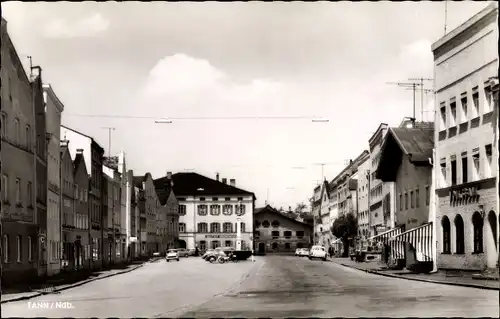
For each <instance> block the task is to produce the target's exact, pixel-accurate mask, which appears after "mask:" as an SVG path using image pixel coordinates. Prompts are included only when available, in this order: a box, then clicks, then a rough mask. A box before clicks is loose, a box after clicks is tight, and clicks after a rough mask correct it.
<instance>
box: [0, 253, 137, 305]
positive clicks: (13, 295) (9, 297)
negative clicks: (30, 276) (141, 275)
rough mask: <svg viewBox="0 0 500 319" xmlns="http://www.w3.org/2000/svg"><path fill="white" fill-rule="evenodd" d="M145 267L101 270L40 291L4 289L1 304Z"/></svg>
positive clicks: (130, 266)
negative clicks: (71, 281) (84, 277)
mask: <svg viewBox="0 0 500 319" xmlns="http://www.w3.org/2000/svg"><path fill="white" fill-rule="evenodd" d="M143 265H144V263H132V264H129V265H127V266H126V267H125V268H122V269H111V270H101V271H97V272H93V273H92V274H91V275H90V276H89V277H88V278H87V279H84V280H80V281H77V282H73V283H70V284H59V285H42V286H39V289H33V290H32V291H25V292H16V291H15V290H10V291H9V290H7V291H5V289H2V296H1V299H2V300H1V303H7V302H13V301H19V300H26V299H31V298H34V297H38V296H41V295H45V294H50V293H54V294H58V293H60V292H61V291H63V290H66V289H70V288H74V287H78V286H81V285H84V284H86V283H89V282H92V281H95V280H100V279H104V278H108V277H112V276H115V275H119V274H124V273H127V272H131V271H133V270H135V269H137V268H140V267H142V266H143ZM18 291H19V290H18Z"/></svg>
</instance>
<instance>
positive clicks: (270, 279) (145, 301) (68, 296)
mask: <svg viewBox="0 0 500 319" xmlns="http://www.w3.org/2000/svg"><path fill="white" fill-rule="evenodd" d="M247 274H248V276H247ZM242 277H245V278H244V280H243V281H241V279H242ZM40 301H48V302H55V301H59V302H64V301H68V302H70V303H71V306H72V307H73V309H30V308H29V305H28V302H40ZM498 307H499V306H498V291H490V290H480V289H474V288H465V287H454V286H446V285H438V284H431V283H423V282H415V281H409V280H404V279H393V278H387V277H382V276H377V275H372V274H367V273H364V272H361V271H358V270H354V269H350V268H346V267H343V266H341V265H338V264H336V263H333V262H322V261H310V260H308V259H306V258H297V257H291V256H265V257H259V258H257V261H256V262H255V263H251V262H240V263H237V264H233V263H229V264H223V265H220V264H214V265H212V264H208V263H206V262H204V261H203V260H201V258H194V257H190V258H187V259H182V260H181V262H179V263H177V262H170V263H168V264H167V263H166V262H164V261H161V262H158V263H152V264H147V265H145V266H144V267H142V268H140V269H138V270H135V271H132V272H130V273H127V274H123V275H118V276H115V277H110V278H108V279H103V280H99V281H96V282H92V283H89V284H87V285H84V286H81V287H77V288H74V289H69V290H67V291H64V292H62V293H61V294H60V295H47V296H43V297H38V298H35V299H31V300H28V301H19V302H13V303H8V304H4V305H2V316H3V317H9V316H17V317H20V316H28V317H34V316H41V317H179V316H181V317H248V318H251V317H290V316H294V317H360V316H361V317H363V316H367V317H375V316H389V317H407V316H412V317H413V316H420V317H431V316H433V317H435V316H439V317H452V316H455V317H497V316H498V315H499V309H498Z"/></svg>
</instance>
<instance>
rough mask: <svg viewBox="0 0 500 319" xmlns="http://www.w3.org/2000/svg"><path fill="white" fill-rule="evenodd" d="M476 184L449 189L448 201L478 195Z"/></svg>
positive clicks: (472, 197) (466, 199)
mask: <svg viewBox="0 0 500 319" xmlns="http://www.w3.org/2000/svg"><path fill="white" fill-rule="evenodd" d="M477 190H478V188H477V186H469V187H462V188H459V189H454V190H450V203H453V202H456V201H462V200H465V201H468V200H469V199H474V198H478V197H479V193H478V192H477Z"/></svg>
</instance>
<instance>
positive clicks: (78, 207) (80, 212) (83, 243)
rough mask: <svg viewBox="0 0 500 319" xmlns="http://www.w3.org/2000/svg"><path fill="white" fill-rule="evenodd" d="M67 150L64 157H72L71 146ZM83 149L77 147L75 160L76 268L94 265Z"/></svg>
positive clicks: (88, 188)
mask: <svg viewBox="0 0 500 319" xmlns="http://www.w3.org/2000/svg"><path fill="white" fill-rule="evenodd" d="M63 151H64V152H66V155H64V154H63V159H62V161H64V157H67V158H70V157H71V154H70V153H69V148H68V147H66V148H63ZM83 152H84V151H83V149H77V150H76V154H75V159H74V161H73V167H74V170H75V171H74V177H73V180H74V182H75V189H76V190H77V192H76V193H77V194H78V196H75V199H74V207H75V231H74V233H75V234H74V236H75V237H74V238H75V240H74V252H75V253H74V254H75V264H76V269H77V270H78V269H82V268H90V267H91V266H92V261H91V254H90V252H91V250H90V216H89V212H90V209H89V190H90V180H89V173H88V171H87V166H86V162H85V159H84V156H83ZM75 195H76V194H75Z"/></svg>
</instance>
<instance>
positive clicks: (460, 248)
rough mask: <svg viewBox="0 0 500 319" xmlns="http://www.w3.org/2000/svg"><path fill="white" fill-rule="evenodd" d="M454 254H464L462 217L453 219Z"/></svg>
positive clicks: (458, 216)
mask: <svg viewBox="0 0 500 319" xmlns="http://www.w3.org/2000/svg"><path fill="white" fill-rule="evenodd" d="M455 235H456V236H455V253H456V254H463V253H464V252H465V236H464V220H463V219H462V216H460V215H457V216H456V217H455Z"/></svg>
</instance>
